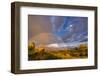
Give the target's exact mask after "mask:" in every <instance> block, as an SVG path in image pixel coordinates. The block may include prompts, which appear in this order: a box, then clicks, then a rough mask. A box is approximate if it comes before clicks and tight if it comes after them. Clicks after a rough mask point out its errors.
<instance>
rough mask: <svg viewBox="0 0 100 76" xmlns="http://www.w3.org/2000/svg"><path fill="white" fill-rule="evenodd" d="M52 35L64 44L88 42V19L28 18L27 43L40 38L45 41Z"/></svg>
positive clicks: (71, 17) (33, 16)
mask: <svg viewBox="0 0 100 76" xmlns="http://www.w3.org/2000/svg"><path fill="white" fill-rule="evenodd" d="M47 34H49V35H47ZM51 34H52V35H51ZM53 35H54V37H56V38H59V40H62V41H63V42H65V43H67V42H84V41H88V38H87V37H88V18H87V17H75V16H44V15H29V16H28V40H29V41H30V40H34V39H35V38H37V39H38V38H40V39H41V40H43V39H44V40H46V39H45V38H47V39H51V38H52V37H50V36H53ZM43 36H45V37H43ZM46 36H49V37H50V38H49V37H46ZM56 38H54V39H56ZM51 40H52V39H51Z"/></svg>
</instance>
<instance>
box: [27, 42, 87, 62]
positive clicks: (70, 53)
mask: <svg viewBox="0 0 100 76" xmlns="http://www.w3.org/2000/svg"><path fill="white" fill-rule="evenodd" d="M87 57H88V47H87V45H86V44H81V45H79V46H77V47H75V48H71V49H64V50H56V51H55V50H49V51H48V50H46V49H45V47H38V48H36V47H35V43H34V42H33V43H30V44H29V45H28V60H53V59H77V58H87Z"/></svg>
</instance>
